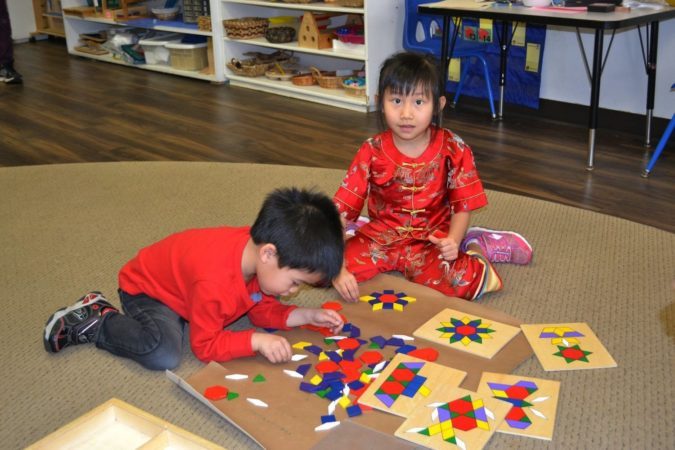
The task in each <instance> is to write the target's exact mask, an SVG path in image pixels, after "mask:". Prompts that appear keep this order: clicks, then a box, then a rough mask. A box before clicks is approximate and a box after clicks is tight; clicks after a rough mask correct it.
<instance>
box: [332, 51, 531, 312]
mask: <svg viewBox="0 0 675 450" xmlns="http://www.w3.org/2000/svg"><path fill="white" fill-rule="evenodd" d="M439 85H440V79H439V71H438V69H437V67H436V64H435V62H434V60H433V59H432V57H431V56H424V55H419V54H416V53H407V52H404V53H398V54H396V55H394V56H392V57H390V58H389V59H388V60H387V61H385V62H384V64H383V65H382V69H381V71H380V80H379V86H378V106H379V109H380V111H382V115H381V120H382V121H383V125H386V127H384V128H386V131H384V132H382V133H380V134H378V135H376V136H374V137H372V138H370V139H368V140H367V141H366V142H364V143H363V145H362V146H361V148H360V149H359V151H358V152H357V154H356V157H355V158H354V160H353V162H352V164H351V166H350V167H349V170H348V171H347V174H346V176H345V178H344V180H343V181H342V183H341V185H340V187H339V188H338V190H337V192H336V194H335V196H334V198H333V201H334V202H335V204H336V205H337V207H338V210H339V211H340V213H341V214H342V217H343V218H344V219H345V220H346V221H347V222H353V221H356V220H357V219H358V217H359V213H360V212H361V210H362V208H363V206H364V204H365V202H366V201H367V202H368V215H369V218H370V222H368V223H366V224H365V225H363V226H362V227H360V228H359V229H358V230H357V231H356V233H355V235H354V237H352V238H350V239H348V240H347V243H346V248H345V262H344V265H343V268H342V271H341V272H340V274H339V275H338V276H337V277H336V278H335V279H334V280H333V286H334V287H335V289H337V291H338V292H339V293H340V295H341V296H342V297H343V298H344V299H345V300H347V301H357V300H358V298H359V289H358V283H359V282H361V281H365V280H367V279H370V278H372V277H373V276H375V275H376V274H378V273H380V272H388V271H398V272H401V273H402V274H403V275H404V276H405V277H406V278H407V279H409V280H411V281H413V282H416V283H420V284H423V285H426V286H429V287H431V288H434V289H436V290H438V291H441V292H443V293H444V294H445V295H448V296H453V297H461V298H464V299H467V300H473V299H476V298H479V297H480V296H481V295H483V294H484V293H486V292H491V291H496V290H499V289H501V287H502V281H501V279H500V277H499V275H498V274H497V272H496V271H495V269H494V267H493V265H492V264H491V262H512V263H516V264H527V263H528V262H529V261H530V259H531V256H532V249H531V247H530V245H529V244H528V243H527V241H526V240H525V239H524V238H523V237H522V236H520V235H519V234H517V233H513V232H505V231H494V230H487V229H483V228H471V229H469V222H470V218H471V211H473V210H475V209H478V208H481V207H483V206H485V205H486V204H487V197H486V196H485V192H484V191H483V186H482V183H481V181H480V178H479V177H478V172H477V171H476V166H475V164H474V159H473V153H472V152H471V149H470V148H469V146H468V145H466V144H465V143H464V141H462V139H461V138H460V137H459V136H457V135H455V134H454V133H452V132H451V131H450V130H447V129H444V128H439V127H438V126H436V125H434V124H433V123H432V122H433V119H434V117H437V116H438V115H439V114H440V113H441V111H442V110H443V108H444V106H445V101H446V100H445V97H443V96H442V95H440V92H439ZM467 231H468V232H467Z"/></svg>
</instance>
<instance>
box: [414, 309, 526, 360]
mask: <svg viewBox="0 0 675 450" xmlns="http://www.w3.org/2000/svg"><path fill="white" fill-rule="evenodd" d="M518 333H520V330H519V329H518V328H517V327H513V326H511V325H506V324H504V323H500V322H496V321H493V320H490V319H485V318H483V317H479V316H475V315H470V314H467V313H463V312H461V311H457V310H454V309H449V308H447V309H444V310H443V311H441V312H439V313H438V314H436V315H435V316H434V317H432V318H431V319H429V321H427V322H426V323H425V324H423V325H422V326H421V327H419V328H418V329H417V330H415V332H414V333H413V336H416V337H420V338H423V339H427V340H429V341H431V342H434V343H437V344H441V345H445V346H448V347H452V348H454V349H456V350H460V351H463V352H467V353H471V354H473V355H476V356H480V357H482V358H492V357H493V356H494V355H496V354H497V353H498V352H499V350H501V349H502V347H504V346H505V345H506V344H508V343H509V341H510V340H511V339H513V338H514V337H515V336H516V335H517V334H518Z"/></svg>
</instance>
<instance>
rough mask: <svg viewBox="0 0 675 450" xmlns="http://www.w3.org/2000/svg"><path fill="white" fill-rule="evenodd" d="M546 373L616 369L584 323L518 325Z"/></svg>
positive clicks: (612, 359) (596, 338) (609, 356)
mask: <svg viewBox="0 0 675 450" xmlns="http://www.w3.org/2000/svg"><path fill="white" fill-rule="evenodd" d="M520 328H521V329H522V330H523V334H524V335H525V337H526V338H527V340H528V342H529V343H530V346H532V350H534V353H535V355H537V359H539V362H540V363H541V365H542V367H543V368H544V370H546V371H555V370H581V369H601V368H609V367H616V361H614V358H612V355H610V354H609V352H608V351H607V349H606V348H605V346H604V345H602V342H600V339H598V337H597V336H596V335H595V333H593V331H592V330H591V328H590V327H589V326H588V324H586V323H582V322H579V323H559V324H555V323H552V324H551V323H545V324H527V325H521V326H520Z"/></svg>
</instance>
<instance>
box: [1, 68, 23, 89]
mask: <svg viewBox="0 0 675 450" xmlns="http://www.w3.org/2000/svg"><path fill="white" fill-rule="evenodd" d="M0 81H4V82H5V83H7V84H21V83H23V79H22V78H21V74H20V73H19V72H17V71H16V70H14V67H12V65H11V64H5V65H2V66H0Z"/></svg>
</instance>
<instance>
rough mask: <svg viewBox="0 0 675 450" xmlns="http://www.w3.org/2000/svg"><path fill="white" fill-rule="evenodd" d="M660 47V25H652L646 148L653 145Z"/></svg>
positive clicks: (654, 23) (648, 63)
mask: <svg viewBox="0 0 675 450" xmlns="http://www.w3.org/2000/svg"><path fill="white" fill-rule="evenodd" d="M658 45H659V23H658V22H652V23H651V37H650V39H649V49H647V51H648V52H649V54H648V55H647V67H646V69H647V112H646V114H645V118H646V121H645V122H646V123H645V147H649V146H650V145H651V139H652V117H653V115H654V92H655V89H656V53H657V48H658Z"/></svg>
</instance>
